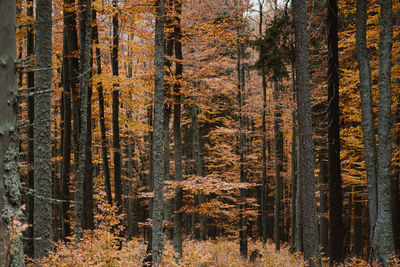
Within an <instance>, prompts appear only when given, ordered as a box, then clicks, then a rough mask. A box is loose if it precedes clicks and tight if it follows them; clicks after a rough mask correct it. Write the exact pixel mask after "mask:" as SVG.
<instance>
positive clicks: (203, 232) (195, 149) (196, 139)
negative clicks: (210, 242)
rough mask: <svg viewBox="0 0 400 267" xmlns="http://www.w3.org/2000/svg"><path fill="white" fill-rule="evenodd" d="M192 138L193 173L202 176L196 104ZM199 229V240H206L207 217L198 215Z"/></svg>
mask: <svg viewBox="0 0 400 267" xmlns="http://www.w3.org/2000/svg"><path fill="white" fill-rule="evenodd" d="M192 133H193V134H192V138H193V141H192V143H193V157H194V160H195V173H196V175H197V176H199V177H202V176H203V170H202V167H201V166H202V164H201V153H200V131H199V121H198V107H197V105H196V104H192ZM198 199H199V201H198V203H199V205H201V204H203V203H205V201H206V196H205V195H204V194H200V195H199V196H198ZM199 219H200V229H199V239H200V240H203V241H204V240H206V238H207V215H206V214H200V215H199Z"/></svg>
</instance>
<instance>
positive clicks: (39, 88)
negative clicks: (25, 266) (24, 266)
mask: <svg viewBox="0 0 400 267" xmlns="http://www.w3.org/2000/svg"><path fill="white" fill-rule="evenodd" d="M35 30H36V38H35V40H36V75H35V99H34V101H35V118H36V119H35V123H34V126H33V132H34V147H35V152H34V166H35V169H34V175H35V183H34V188H35V191H34V194H35V195H34V196H35V199H34V203H35V204H34V205H35V206H34V210H35V213H34V224H33V226H34V234H35V241H34V242H35V258H41V257H44V256H47V255H48V253H49V252H50V251H51V249H52V236H53V232H52V203H51V198H52V194H51V192H52V174H51V166H52V164H51V136H50V134H51V98H50V97H51V96H50V94H51V89H52V1H51V0H38V1H37V2H36V28H35Z"/></svg>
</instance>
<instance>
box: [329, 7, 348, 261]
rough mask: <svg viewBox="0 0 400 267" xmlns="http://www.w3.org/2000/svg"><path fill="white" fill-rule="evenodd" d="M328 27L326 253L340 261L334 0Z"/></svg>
mask: <svg viewBox="0 0 400 267" xmlns="http://www.w3.org/2000/svg"><path fill="white" fill-rule="evenodd" d="M327 13H328V14H327V24H328V25H327V26H328V73H327V76H328V173H329V178H328V181H329V222H330V224H329V229H330V231H329V255H330V261H331V263H332V264H333V263H334V262H343V260H344V246H343V242H344V238H345V225H344V223H343V220H342V216H343V193H342V176H341V170H340V126H339V119H340V118H339V114H340V111H339V56H338V6H337V0H329V1H327Z"/></svg>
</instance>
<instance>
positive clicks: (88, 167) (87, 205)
mask: <svg viewBox="0 0 400 267" xmlns="http://www.w3.org/2000/svg"><path fill="white" fill-rule="evenodd" d="M92 39H93V38H92V37H91V40H92ZM90 52H92V49H90ZM90 61H91V64H90V65H91V69H92V68H93V57H92V53H91V56H90ZM90 76H92V75H91V72H90ZM92 94H93V88H92V84H91V83H90V84H89V86H88V96H87V115H86V116H87V136H86V145H85V153H86V156H85V160H86V162H85V178H84V180H83V214H82V215H83V217H82V229H83V230H86V229H93V228H94V210H93V162H92V149H93V146H92Z"/></svg>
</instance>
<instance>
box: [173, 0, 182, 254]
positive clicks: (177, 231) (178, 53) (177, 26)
mask: <svg viewBox="0 0 400 267" xmlns="http://www.w3.org/2000/svg"><path fill="white" fill-rule="evenodd" d="M174 5H175V7H174V8H175V12H176V14H177V15H176V17H175V23H174V44H175V58H176V59H177V61H176V62H175V79H176V81H177V82H176V83H175V84H174V95H175V98H174V100H175V102H174V122H173V123H174V161H175V181H177V182H181V181H182V138H181V97H182V95H181V87H182V86H181V84H180V83H181V81H182V74H183V64H182V59H183V58H182V43H181V41H182V33H181V18H180V16H181V14H182V4H181V3H180V2H179V1H175V3H174ZM182 198H183V191H182V188H181V187H177V188H176V190H175V214H174V251H175V253H176V254H177V258H176V260H177V262H179V260H180V258H182V227H183V225H182V212H181V211H180V210H181V208H182Z"/></svg>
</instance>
